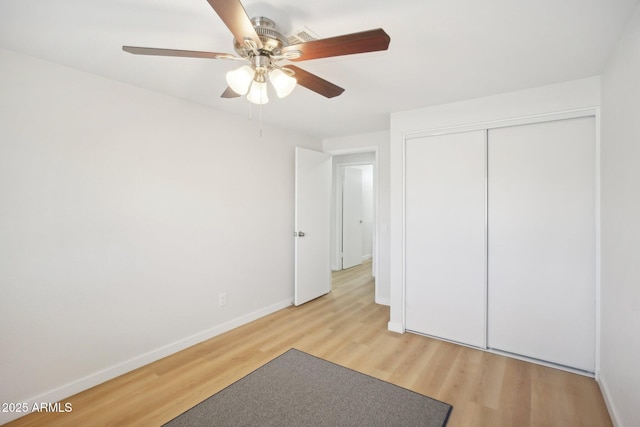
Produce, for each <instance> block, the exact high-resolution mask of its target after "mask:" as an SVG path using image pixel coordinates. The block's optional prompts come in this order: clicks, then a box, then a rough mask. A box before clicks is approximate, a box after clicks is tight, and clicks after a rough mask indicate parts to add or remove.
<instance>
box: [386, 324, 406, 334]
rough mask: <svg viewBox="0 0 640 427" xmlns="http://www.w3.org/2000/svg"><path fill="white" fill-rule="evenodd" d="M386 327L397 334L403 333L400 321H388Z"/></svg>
mask: <svg viewBox="0 0 640 427" xmlns="http://www.w3.org/2000/svg"><path fill="white" fill-rule="evenodd" d="M387 329H388V330H390V331H391V332H397V333H399V334H404V327H403V326H402V324H400V323H396V322H389V323H387Z"/></svg>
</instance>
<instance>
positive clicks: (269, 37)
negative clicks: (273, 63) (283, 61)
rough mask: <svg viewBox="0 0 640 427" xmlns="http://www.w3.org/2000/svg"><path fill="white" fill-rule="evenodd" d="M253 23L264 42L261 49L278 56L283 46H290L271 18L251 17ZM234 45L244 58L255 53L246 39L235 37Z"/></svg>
mask: <svg viewBox="0 0 640 427" xmlns="http://www.w3.org/2000/svg"><path fill="white" fill-rule="evenodd" d="M251 23H252V24H253V28H254V29H255V30H256V33H257V34H258V37H259V38H260V41H261V42H262V49H260V51H263V52H268V53H269V55H276V56H277V55H280V53H281V50H282V48H283V47H285V46H289V41H288V40H287V38H286V37H285V36H284V35H283V34H282V33H281V32H279V31H278V29H277V27H276V23H275V22H273V21H272V20H271V19H269V18H265V17H264V16H257V17H255V18H252V19H251ZM233 47H234V49H235V51H236V52H237V53H238V55H240V56H242V57H243V58H248V57H250V56H252V55H253V54H254V52H253V49H251V48H250V47H249V46H247V45H246V44H245V43H244V41H242V42H238V40H236V39H233Z"/></svg>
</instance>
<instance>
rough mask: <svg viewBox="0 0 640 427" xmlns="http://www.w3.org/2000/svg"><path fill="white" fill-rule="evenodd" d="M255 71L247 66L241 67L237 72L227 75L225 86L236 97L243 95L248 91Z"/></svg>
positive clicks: (230, 72)
mask: <svg viewBox="0 0 640 427" xmlns="http://www.w3.org/2000/svg"><path fill="white" fill-rule="evenodd" d="M255 73H256V72H255V71H254V70H253V68H251V67H250V66H248V65H243V66H242V67H240V68H238V69H237V70H233V71H229V72H228V73H227V84H228V85H229V87H230V88H231V89H232V90H233V91H234V92H235V93H237V94H238V95H244V94H246V93H247V92H248V91H249V86H250V85H251V82H252V81H253V76H254V75H255Z"/></svg>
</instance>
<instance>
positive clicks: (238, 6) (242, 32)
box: [207, 0, 262, 49]
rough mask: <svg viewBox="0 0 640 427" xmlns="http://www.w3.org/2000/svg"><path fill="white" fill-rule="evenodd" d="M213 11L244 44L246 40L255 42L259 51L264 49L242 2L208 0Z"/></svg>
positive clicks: (234, 0) (238, 0)
mask: <svg viewBox="0 0 640 427" xmlns="http://www.w3.org/2000/svg"><path fill="white" fill-rule="evenodd" d="M207 1H208V2H209V4H210V5H211V7H212V8H213V10H215V12H216V13H217V14H218V16H220V19H222V22H224V24H225V25H226V26H227V28H229V30H231V32H232V33H233V37H235V39H236V40H237V41H238V42H239V43H241V44H242V43H243V41H244V40H245V39H246V38H249V39H251V40H253V42H254V43H255V44H256V46H257V48H258V49H262V42H261V41H260V37H258V33H256V30H255V29H254V28H253V24H252V23H251V20H250V19H249V16H247V12H246V11H245V10H244V7H243V6H242V3H240V0H207Z"/></svg>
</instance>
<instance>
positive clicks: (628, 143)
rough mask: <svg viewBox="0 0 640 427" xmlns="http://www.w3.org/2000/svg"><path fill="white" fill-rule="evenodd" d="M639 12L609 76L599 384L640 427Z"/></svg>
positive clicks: (627, 423)
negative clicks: (639, 326) (639, 263)
mask: <svg viewBox="0 0 640 427" xmlns="http://www.w3.org/2000/svg"><path fill="white" fill-rule="evenodd" d="M639 76H640V6H639V7H638V8H637V9H636V12H635V15H634V17H633V19H632V21H631V24H630V26H629V28H628V29H627V31H626V33H625V34H624V36H623V37H622V39H621V40H620V42H619V44H618V47H617V49H616V51H615V52H614V53H613V55H612V56H611V58H610V59H609V63H608V65H607V67H606V69H605V72H604V73H603V76H602V157H601V158H602V341H601V345H602V347H601V371H600V383H601V385H602V388H603V390H604V391H605V395H606V396H605V397H606V398H607V400H608V404H609V409H610V413H611V414H612V415H613V416H614V418H615V422H616V425H618V426H624V427H631V426H638V425H640V405H638V403H639V402H640V364H639V363H638V361H639V360H640V332H639V329H638V325H640V268H638V262H639V260H640V225H639V224H640V223H639V218H640V125H639V123H640V122H639V118H640V77H639Z"/></svg>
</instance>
